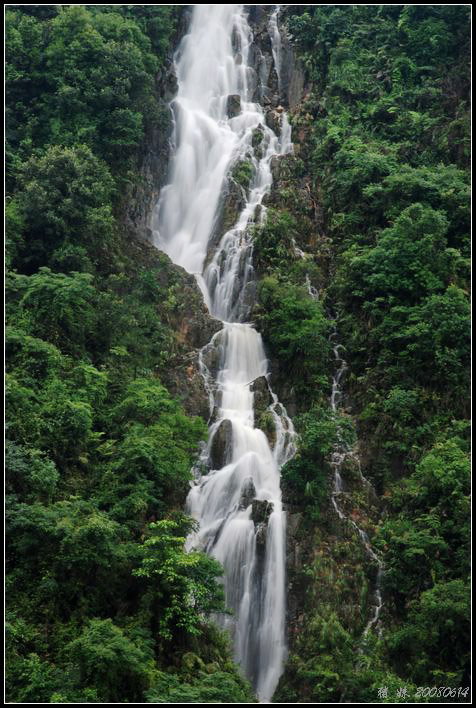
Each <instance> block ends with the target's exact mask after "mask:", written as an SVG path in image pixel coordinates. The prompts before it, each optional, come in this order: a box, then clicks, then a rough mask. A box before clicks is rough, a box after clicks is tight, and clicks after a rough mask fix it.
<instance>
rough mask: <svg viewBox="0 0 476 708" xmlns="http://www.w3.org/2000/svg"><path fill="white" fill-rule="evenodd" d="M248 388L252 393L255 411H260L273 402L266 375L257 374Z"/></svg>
mask: <svg viewBox="0 0 476 708" xmlns="http://www.w3.org/2000/svg"><path fill="white" fill-rule="evenodd" d="M250 390H251V391H252V392H253V393H254V397H253V403H254V410H255V413H262V412H263V411H265V410H266V408H268V406H270V405H271V403H272V402H273V399H272V397H271V393H270V390H269V385H268V379H267V378H266V376H258V378H257V379H255V380H254V381H253V383H252V384H251V386H250Z"/></svg>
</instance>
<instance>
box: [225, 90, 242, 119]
mask: <svg viewBox="0 0 476 708" xmlns="http://www.w3.org/2000/svg"><path fill="white" fill-rule="evenodd" d="M240 113H241V98H240V96H238V94H235V93H232V94H230V95H229V96H228V98H227V99H226V114H227V116H228V118H235V116H238V115H240Z"/></svg>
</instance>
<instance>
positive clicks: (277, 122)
mask: <svg viewBox="0 0 476 708" xmlns="http://www.w3.org/2000/svg"><path fill="white" fill-rule="evenodd" d="M279 108H281V106H279ZM265 118H266V125H267V126H268V128H271V130H272V131H273V132H274V133H275V134H276V135H278V136H279V135H280V133H281V125H282V122H283V109H282V108H281V110H278V108H270V109H269V110H268V111H266V116H265Z"/></svg>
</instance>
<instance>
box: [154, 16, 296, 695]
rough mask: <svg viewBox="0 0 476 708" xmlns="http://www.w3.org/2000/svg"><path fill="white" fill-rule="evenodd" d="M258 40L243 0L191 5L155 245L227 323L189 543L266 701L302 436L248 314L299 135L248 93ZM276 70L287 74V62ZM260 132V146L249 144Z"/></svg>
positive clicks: (278, 649)
mask: <svg viewBox="0 0 476 708" xmlns="http://www.w3.org/2000/svg"><path fill="white" fill-rule="evenodd" d="M269 33H270V37H271V39H272V45H273V55H274V57H275V60H277V59H278V58H279V56H280V49H279V47H280V37H279V30H278V23H277V13H273V14H272V16H271V18H270V26H269ZM252 41H253V37H252V33H251V30H250V27H249V25H248V22H247V19H246V13H245V11H244V8H243V6H241V5H208V6H204V5H195V6H194V7H193V14H192V21H191V26H190V31H189V34H188V35H187V36H186V37H185V38H184V39H183V41H182V43H181V46H180V48H179V50H178V52H177V56H176V72H177V78H178V94H177V97H176V99H175V100H174V101H173V104H172V108H173V112H174V119H175V131H174V141H173V142H174V146H175V148H174V152H173V155H172V158H171V173H170V183H169V184H168V186H167V187H165V188H164V189H162V191H161V195H160V200H159V203H158V205H157V208H156V212H155V215H154V219H153V228H154V233H155V243H156V245H157V247H158V248H160V249H162V250H163V251H165V252H166V253H168V255H169V256H170V257H171V259H172V260H173V261H174V262H175V263H178V264H180V265H181V266H183V267H184V268H185V269H186V270H187V271H188V272H190V273H194V274H195V275H196V277H197V282H198V284H199V285H200V288H201V290H202V292H203V295H204V298H205V302H206V304H207V306H208V308H209V310H210V312H211V314H212V315H213V316H214V317H216V318H218V319H220V320H222V322H223V329H222V330H221V332H219V333H218V334H216V335H215V336H214V337H213V339H212V341H211V342H210V344H209V345H207V347H205V348H204V350H207V352H210V349H211V350H212V353H213V352H214V353H215V358H216V360H217V362H218V363H217V366H216V367H215V369H216V370H215V369H214V370H213V371H211V370H209V368H208V367H207V364H206V363H205V359H206V357H205V356H204V352H202V356H201V367H202V373H203V375H204V378H205V382H206V385H207V389H208V392H209V396H210V410H211V413H212V416H211V424H210V430H209V441H208V446H207V450H206V452H205V453H204V455H203V460H204V461H205V462H207V463H208V466H209V472H208V473H207V474H206V475H202V476H199V477H198V478H197V480H196V483H195V485H194V486H193V487H192V489H191V491H190V494H189V497H188V500H187V506H188V509H189V512H190V513H191V515H192V516H194V518H196V519H197V520H198V521H199V523H200V528H199V531H198V532H197V533H196V534H194V535H193V537H191V538H190V539H189V540H188V546H189V547H198V548H203V549H204V550H206V551H207V552H208V553H210V554H212V555H213V556H214V557H215V558H217V559H218V560H219V561H220V562H221V563H222V565H223V567H224V570H225V573H224V587H225V596H226V603H227V605H228V607H230V608H231V609H232V610H233V614H232V615H231V616H224V617H221V618H219V621H220V622H221V623H222V624H223V625H224V626H225V627H228V628H229V629H230V631H231V633H232V635H233V641H234V649H235V659H236V661H237V662H238V663H239V664H240V665H241V667H242V669H243V671H244V673H245V674H246V675H247V676H248V677H249V678H250V679H251V681H252V683H253V686H254V687H255V689H256V691H257V693H258V696H259V697H260V699H261V700H262V701H268V700H270V699H271V696H272V694H273V692H274V690H275V688H276V685H277V683H278V680H279V676H280V675H281V673H282V669H283V663H284V659H285V655H286V641H285V614H286V602H285V530H286V516H285V512H284V511H283V508H282V502H281V491H280V485H279V469H280V467H281V466H282V465H283V464H284V463H285V462H286V461H287V460H288V459H289V458H290V457H291V456H292V455H293V454H294V451H295V448H294V437H295V434H294V429H293V426H292V423H291V421H290V419H289V417H288V416H287V414H286V411H285V410H284V408H283V407H282V406H281V405H280V404H279V402H278V400H277V397H276V395H275V394H274V393H273V392H272V390H271V388H270V387H269V369H268V362H267V359H266V355H265V351H264V348H263V343H262V340H261V336H260V334H259V333H258V332H257V331H256V330H255V329H254V327H253V326H252V324H250V323H249V322H247V320H248V318H249V305H250V302H249V301H250V297H252V287H251V289H250V286H252V284H253V279H254V277H253V266H252V239H251V235H250V227H251V226H252V225H253V224H254V223H259V222H260V221H261V220H262V219H263V218H264V217H265V213H266V210H265V208H264V206H262V201H263V198H264V196H265V195H266V194H267V193H268V192H269V190H270V188H271V185H272V173H271V160H272V158H273V157H275V156H278V155H283V154H285V153H287V152H289V151H290V150H291V149H292V145H291V128H290V126H289V123H288V121H287V118H286V116H285V115H284V114H283V117H282V121H281V131H280V135H279V136H278V135H276V134H275V133H274V132H273V131H272V130H271V129H270V128H269V127H268V126H267V125H266V121H265V115H264V111H263V108H262V107H261V106H260V105H259V104H257V103H254V102H253V94H254V90H255V88H256V85H257V80H258V79H257V76H256V74H255V72H254V70H253V69H252V68H251V67H250V66H249V57H250V46H251V44H252ZM276 70H277V74H278V76H279V66H277V67H276ZM230 96H232V97H234V98H233V99H229V97H230ZM238 96H239V102H238V100H237V98H236V97H238ZM230 103H233V105H234V110H233V111H230V110H229V106H230ZM228 114H230V116H229V115H228ZM257 128H259V130H260V131H261V134H262V140H261V145H260V150H259V151H255V150H254V149H253V147H252V140H253V134H254V131H255V129H257ZM256 152H258V154H256ZM243 159H246V160H247V162H248V164H249V165H251V181H250V185H249V188H248V189H243V203H244V206H243V208H242V209H241V211H240V213H239V215H238V217H237V220H236V223H235V224H234V225H233V227H232V228H231V229H230V230H229V231H227V232H226V233H225V234H224V235H223V236H222V237H221V240H220V242H219V244H218V246H217V247H216V248H215V251H214V252H213V253H209V248H210V239H211V236H212V234H213V231H214V228H215V226H216V224H217V219H218V216H219V212H220V206H221V198H222V196H223V193H224V189H225V187H226V184H227V179H228V178H229V173H230V169H231V167H232V166H233V165H235V164H237V162H238V161H240V160H243ZM207 361H208V360H207ZM257 379H258V380H259V381H260V382H261V383H260V385H261V387H262V388H263V387H264V388H265V389H266V388H267V389H268V396H269V417H270V418H271V420H272V421H273V422H274V427H275V435H274V438H273V444H270V441H269V440H268V438H267V437H266V435H265V433H264V432H263V431H262V430H260V429H259V428H256V427H255V415H254V405H253V401H254V395H255V394H254V392H253V383H254V382H255V381H256V380H257ZM216 436H219V437H218V438H217V440H218V439H221V440H222V441H223V445H222V447H223V448H224V451H223V454H221V456H220V459H219V463H216V456H214V455H213V449H214V440H215V437H216ZM215 442H216V441H215ZM212 459H214V460H215V463H216V464H215V467H217V469H214V468H213V465H212V464H211V460H212Z"/></svg>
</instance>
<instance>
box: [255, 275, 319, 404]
mask: <svg viewBox="0 0 476 708" xmlns="http://www.w3.org/2000/svg"><path fill="white" fill-rule="evenodd" d="M259 298H260V305H261V310H260V314H259V324H260V327H261V329H262V331H263V334H264V337H265V339H266V341H267V342H268V344H269V346H270V348H271V353H272V355H274V356H276V357H277V358H278V359H279V361H280V365H282V366H283V369H284V370H285V372H286V373H287V374H288V375H290V376H291V377H292V378H293V380H294V381H295V382H296V386H297V387H299V389H300V390H302V391H309V387H311V390H312V387H314V386H316V385H317V384H321V385H322V384H323V383H324V385H325V382H326V380H327V375H328V372H329V367H330V359H331V357H330V354H331V348H330V344H329V341H328V335H329V333H330V329H331V325H330V322H329V320H328V319H327V318H326V317H325V315H324V311H323V307H322V305H321V304H320V302H317V301H314V300H312V299H311V298H310V297H309V296H308V294H307V293H306V291H305V290H304V288H301V287H298V286H294V285H291V284H289V283H282V282H279V281H278V280H277V279H276V278H273V277H266V278H263V279H262V280H261V281H260V285H259Z"/></svg>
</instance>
